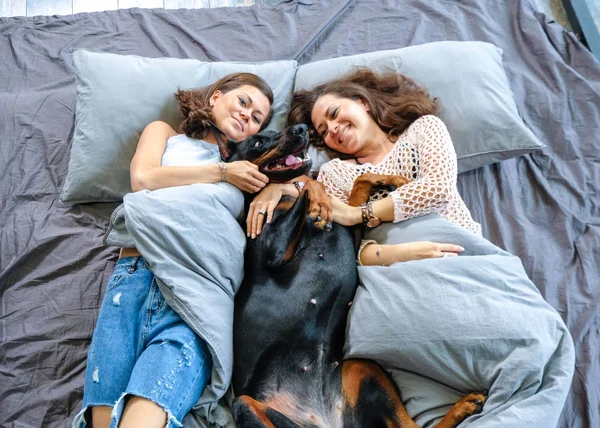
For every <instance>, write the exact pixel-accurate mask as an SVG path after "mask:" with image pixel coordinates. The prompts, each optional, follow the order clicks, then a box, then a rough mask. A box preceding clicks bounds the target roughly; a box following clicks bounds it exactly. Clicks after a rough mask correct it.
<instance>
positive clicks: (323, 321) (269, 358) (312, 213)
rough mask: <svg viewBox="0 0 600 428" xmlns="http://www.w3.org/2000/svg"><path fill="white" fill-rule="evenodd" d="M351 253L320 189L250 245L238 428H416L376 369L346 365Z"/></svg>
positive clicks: (457, 414)
mask: <svg viewBox="0 0 600 428" xmlns="http://www.w3.org/2000/svg"><path fill="white" fill-rule="evenodd" d="M297 133H300V134H302V135H304V133H305V130H304V128H303V129H302V130H301V131H297ZM280 165H281V164H280ZM277 168H278V169H282V168H284V167H277ZM282 172H283V171H282ZM406 181H407V180H405V179H403V178H402V177H381V176H373V175H369V176H364V177H362V180H361V179H359V180H358V181H357V184H356V185H355V189H354V191H353V192H354V196H353V198H351V199H352V203H353V204H357V203H360V202H362V201H363V200H364V199H366V198H367V197H368V195H369V194H370V190H371V186H373V185H383V184H392V185H394V186H398V185H402V184H404V183H405V182H406ZM360 199H362V200H360ZM324 230H328V231H324ZM355 254H356V253H355V245H354V239H353V237H352V234H351V232H350V230H348V229H347V228H344V227H341V226H339V225H337V224H335V223H333V224H332V223H331V207H330V202H329V198H328V197H327V195H326V194H325V191H324V188H323V186H322V185H321V184H320V183H318V182H316V181H309V182H307V184H306V186H305V188H304V191H303V192H302V194H301V195H300V197H299V198H298V199H297V200H294V199H292V198H284V199H282V201H281V202H280V203H279V205H278V207H277V209H276V212H275V215H274V217H273V221H272V222H271V224H270V225H268V226H265V228H264V229H263V232H262V234H261V235H259V236H258V237H257V238H256V239H255V240H249V241H248V247H247V250H246V262H245V277H244V282H243V284H242V286H241V288H240V291H239V292H238V294H237V296H236V301H235V321H234V370H233V376H234V379H233V382H234V391H235V393H236V395H237V398H236V399H235V401H234V403H233V408H232V411H233V415H234V419H235V421H236V423H237V425H238V427H242V428H243V427H256V428H259V427H276V428H288V427H295V428H297V427H323V428H329V427H352V428H354V427H365V428H367V427H368V428H371V427H404V428H414V427H417V425H416V424H415V423H414V422H413V421H412V419H411V418H410V417H409V416H408V414H407V413H406V410H405V409H404V406H403V405H402V402H401V400H400V395H399V393H398V391H397V389H396V387H395V385H394V384H393V383H392V381H391V380H390V378H389V377H388V375H387V374H386V373H385V372H384V371H383V370H382V369H381V367H380V366H379V365H377V364H376V363H374V362H371V361H366V360H346V361H342V358H343V354H342V348H343V344H344V334H345V326H346V318H347V314H348V310H349V305H350V303H351V301H352V299H353V297H354V293H355V291H356V287H357V284H358V278H357V270H356V260H355V257H356V255H355ZM485 399H486V397H485V395H484V394H475V393H474V394H468V395H467V396H466V397H464V398H463V399H461V400H460V401H459V402H458V403H456V405H455V406H454V407H453V408H452V409H451V410H450V412H449V413H448V414H447V415H446V417H445V418H444V419H443V420H442V421H441V422H440V423H439V424H438V425H437V427H438V428H450V427H454V426H456V425H457V424H459V423H460V422H461V421H462V420H463V419H464V418H465V417H467V416H469V415H472V414H474V413H477V412H480V411H481V408H482V406H483V403H484V401H485Z"/></svg>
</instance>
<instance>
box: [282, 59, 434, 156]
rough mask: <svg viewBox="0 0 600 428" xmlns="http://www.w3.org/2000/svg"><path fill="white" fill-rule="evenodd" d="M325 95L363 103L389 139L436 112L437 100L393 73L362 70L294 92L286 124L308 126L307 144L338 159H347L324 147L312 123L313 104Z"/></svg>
mask: <svg viewBox="0 0 600 428" xmlns="http://www.w3.org/2000/svg"><path fill="white" fill-rule="evenodd" d="M327 94H331V95H335V96H338V97H342V98H349V99H353V100H363V101H365V102H366V103H367V105H368V107H369V112H368V113H369V115H370V116H371V117H372V118H373V119H374V120H375V122H377V124H378V125H379V127H380V128H381V129H382V130H383V131H385V132H386V133H387V134H388V137H390V139H392V140H395V139H396V138H397V137H398V136H399V135H400V134H402V133H403V132H404V130H406V128H408V127H409V126H410V125H411V124H412V123H413V122H414V121H415V120H417V119H418V118H420V117H421V116H425V115H428V114H436V113H437V111H438V103H437V98H435V99H432V98H430V96H429V93H428V92H427V90H425V88H423V87H421V86H419V85H417V84H416V83H415V82H414V81H413V80H412V79H410V78H408V77H406V76H404V75H402V74H399V73H397V72H395V71H389V72H385V73H381V74H377V73H375V72H374V71H372V70H371V69H369V68H365V67H361V68H357V69H356V70H355V71H352V72H350V73H349V74H346V75H345V76H343V77H341V78H340V79H336V80H332V81H329V82H326V83H322V84H320V85H318V86H316V87H315V88H313V89H310V90H302V91H297V92H295V93H294V95H293V98H292V107H291V109H290V113H289V115H288V124H289V125H294V124H298V123H304V124H306V125H308V128H309V135H310V142H311V143H312V144H314V145H315V146H316V147H318V148H320V149H325V150H327V151H328V152H329V153H330V154H334V155H335V156H337V157H349V156H347V155H344V154H342V153H339V152H337V151H335V150H333V149H331V148H329V147H328V146H326V145H325V143H324V142H323V139H322V138H321V136H320V135H319V133H318V132H317V130H316V129H315V127H314V125H313V123H312V120H311V113H312V110H313V107H314V106H315V103H316V102H317V100H318V99H319V98H320V97H321V96H323V95H327Z"/></svg>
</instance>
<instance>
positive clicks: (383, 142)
mask: <svg viewBox="0 0 600 428" xmlns="http://www.w3.org/2000/svg"><path fill="white" fill-rule="evenodd" d="M386 141H389V139H388V138H387V137H386V139H385V140H383V141H382V142H381V144H379V145H378V146H375V147H373V148H372V149H371V150H369V151H368V152H367V153H365V154H364V155H361V156H360V157H361V158H366V157H367V156H369V155H370V154H371V153H373V152H374V151H375V150H376V149H379V148H381V147H383V145H384V144H385V142H386ZM386 154H387V153H386ZM354 160H355V161H356V163H357V164H359V165H362V164H363V163H362V162H361V161H359V160H358V156H355V157H354Z"/></svg>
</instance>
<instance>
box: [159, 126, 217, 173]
mask: <svg viewBox="0 0 600 428" xmlns="http://www.w3.org/2000/svg"><path fill="white" fill-rule="evenodd" d="M220 160H221V156H220V154H219V146H217V145H216V144H210V143H207V142H206V141H204V140H195V139H193V138H190V137H188V136H187V135H185V134H177V135H174V136H172V137H171V138H169V139H168V140H167V147H165V152H164V153H163V156H162V159H161V161H160V164H161V165H163V166H196V165H207V164H211V163H217V162H220Z"/></svg>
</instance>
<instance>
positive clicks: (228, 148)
mask: <svg viewBox="0 0 600 428" xmlns="http://www.w3.org/2000/svg"><path fill="white" fill-rule="evenodd" d="M236 149H237V143H236V142H235V141H233V140H230V139H229V138H227V139H219V152H220V153H221V159H223V160H224V161H225V162H228V161H229V160H230V159H231V158H232V157H233V155H235V153H236Z"/></svg>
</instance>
